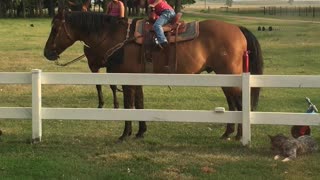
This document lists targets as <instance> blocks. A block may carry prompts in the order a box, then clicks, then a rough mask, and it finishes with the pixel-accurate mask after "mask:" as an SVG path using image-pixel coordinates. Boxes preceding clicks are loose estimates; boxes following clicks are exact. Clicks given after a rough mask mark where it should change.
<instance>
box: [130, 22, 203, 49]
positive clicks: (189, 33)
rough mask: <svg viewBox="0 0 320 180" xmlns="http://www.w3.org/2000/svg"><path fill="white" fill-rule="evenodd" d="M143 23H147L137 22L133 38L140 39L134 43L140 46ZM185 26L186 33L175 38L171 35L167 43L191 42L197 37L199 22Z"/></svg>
mask: <svg viewBox="0 0 320 180" xmlns="http://www.w3.org/2000/svg"><path fill="white" fill-rule="evenodd" d="M144 23H148V22H146V21H145V20H138V21H137V23H136V29H135V32H134V36H135V37H140V38H137V39H136V43H138V44H142V43H143V39H144V38H141V36H142V35H143V26H144ZM185 26H186V31H185V32H183V33H179V34H178V35H177V36H176V35H172V36H170V37H169V39H168V41H169V42H170V43H173V42H180V41H187V40H192V39H194V38H196V37H198V35H199V22H198V21H193V22H189V23H186V24H185Z"/></svg>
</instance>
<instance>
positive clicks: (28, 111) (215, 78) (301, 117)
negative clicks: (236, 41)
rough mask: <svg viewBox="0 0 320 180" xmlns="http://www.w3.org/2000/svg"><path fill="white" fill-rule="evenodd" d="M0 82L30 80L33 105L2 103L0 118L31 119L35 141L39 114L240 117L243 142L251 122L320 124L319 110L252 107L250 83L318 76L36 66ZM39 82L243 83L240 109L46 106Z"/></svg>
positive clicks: (310, 82)
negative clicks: (56, 70) (114, 71)
mask: <svg viewBox="0 0 320 180" xmlns="http://www.w3.org/2000/svg"><path fill="white" fill-rule="evenodd" d="M0 84H32V107H0V118H2V119H10V118H12V119H32V139H33V140H34V141H41V137H42V119H75V120H122V121H124V120H130V121H165V122H168V121H170V122H197V123H199V122H208V123H242V124H243V127H242V128H243V137H242V143H243V145H249V144H250V141H251V124H279V125H280V124H282V125H320V118H319V115H318V114H308V113H283V112H281V113H280V112H251V111H250V88H251V87H262V88H263V87H275V88H276V87H278V88H280V87H281V88H282V87H293V88H319V87H320V76H311V75H305V76H301V75H299V76H298V75H291V76H288V75H285V76H280V75H250V73H243V74H242V75H214V74H209V75H208V74H199V75H185V74H176V75H172V74H92V73H46V72H41V70H38V69H35V70H32V72H31V73H28V72H24V73H17V72H2V73H0ZM42 84H44V85H46V84H77V85H95V84H118V85H122V84H127V85H151V86H152V85H164V86H166V85H170V86H202V87H203V86H214V87H241V88H242V90H243V92H242V93H243V101H242V105H243V110H242V111H224V112H218V111H217V112H216V111H214V110H212V111H205V110H201V111H195V110H155V109H139V110H133V109H97V108H46V107H42V105H41V86H42Z"/></svg>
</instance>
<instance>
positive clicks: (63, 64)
mask: <svg viewBox="0 0 320 180" xmlns="http://www.w3.org/2000/svg"><path fill="white" fill-rule="evenodd" d="M84 57H86V55H85V54H82V55H81V56H79V57H77V58H75V59H73V60H71V61H69V62H66V63H60V62H59V60H58V59H57V60H55V61H54V63H55V65H57V66H62V67H64V66H68V65H69V64H73V63H75V62H78V61H80V60H81V59H82V58H84Z"/></svg>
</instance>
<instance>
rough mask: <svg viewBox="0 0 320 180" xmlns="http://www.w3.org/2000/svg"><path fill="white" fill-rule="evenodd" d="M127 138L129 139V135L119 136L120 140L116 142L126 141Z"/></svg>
mask: <svg viewBox="0 0 320 180" xmlns="http://www.w3.org/2000/svg"><path fill="white" fill-rule="evenodd" d="M126 139H127V137H125V136H121V137H119V138H118V140H117V141H116V144H120V143H123V141H125V140H126Z"/></svg>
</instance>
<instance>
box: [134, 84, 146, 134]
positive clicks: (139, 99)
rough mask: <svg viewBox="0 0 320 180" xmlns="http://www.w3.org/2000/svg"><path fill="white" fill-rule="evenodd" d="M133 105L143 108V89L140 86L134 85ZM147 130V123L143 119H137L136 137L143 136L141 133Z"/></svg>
mask: <svg viewBox="0 0 320 180" xmlns="http://www.w3.org/2000/svg"><path fill="white" fill-rule="evenodd" d="M135 107H136V109H144V99H143V89H142V86H136V91H135ZM146 131H147V124H146V122H145V121H139V131H138V133H137V134H136V138H143V134H144V133H145V132H146Z"/></svg>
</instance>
